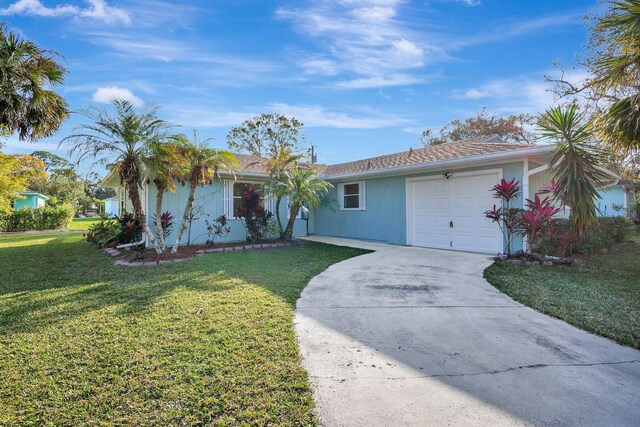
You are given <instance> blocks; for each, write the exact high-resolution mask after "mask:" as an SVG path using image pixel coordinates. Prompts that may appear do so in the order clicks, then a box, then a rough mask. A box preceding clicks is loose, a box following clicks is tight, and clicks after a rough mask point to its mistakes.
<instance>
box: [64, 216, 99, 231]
mask: <svg viewBox="0 0 640 427" xmlns="http://www.w3.org/2000/svg"><path fill="white" fill-rule="evenodd" d="M97 222H100V217H99V216H94V217H92V218H73V219H72V220H71V224H69V230H77V231H86V230H88V229H89V226H90V225H93V224H95V223H97Z"/></svg>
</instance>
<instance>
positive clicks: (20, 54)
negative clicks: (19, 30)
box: [0, 24, 69, 141]
mask: <svg viewBox="0 0 640 427" xmlns="http://www.w3.org/2000/svg"><path fill="white" fill-rule="evenodd" d="M56 59H57V55H56V54H55V53H54V52H51V51H48V50H44V49H41V48H40V47H38V45H36V44H35V43H33V42H31V41H28V40H24V39H22V38H21V37H20V36H19V35H18V34H16V33H14V32H12V31H7V29H6V27H5V25H4V24H0V125H2V127H3V128H4V129H5V130H6V131H7V132H8V133H9V134H13V133H14V132H16V133H17V134H18V137H19V138H20V140H21V141H24V140H29V141H33V140H36V139H38V138H44V137H49V136H51V135H53V134H54V133H55V132H56V131H57V130H58V129H59V128H60V125H61V124H62V122H64V121H65V120H66V119H67V118H68V117H69V111H68V105H67V102H66V101H65V100H64V99H63V98H62V97H61V96H60V95H58V94H57V93H56V92H54V91H53V90H51V88H52V87H55V86H58V85H61V84H62V83H63V82H64V76H65V74H66V73H67V70H66V69H65V68H64V67H63V66H62V65H60V64H59V63H57V62H56Z"/></svg>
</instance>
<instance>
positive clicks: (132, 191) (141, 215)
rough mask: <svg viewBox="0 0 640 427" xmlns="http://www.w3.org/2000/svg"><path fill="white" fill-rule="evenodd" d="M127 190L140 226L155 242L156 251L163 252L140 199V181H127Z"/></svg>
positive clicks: (151, 240) (152, 241) (150, 239)
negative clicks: (148, 222)
mask: <svg viewBox="0 0 640 427" xmlns="http://www.w3.org/2000/svg"><path fill="white" fill-rule="evenodd" d="M127 190H128V191H129V198H130V199H131V203H132V204H133V213H134V215H135V216H136V218H138V220H139V221H140V226H141V227H142V229H143V230H144V232H145V233H146V235H147V238H148V239H149V241H150V242H151V243H152V244H153V248H154V249H155V250H156V253H158V254H161V253H162V248H161V247H160V245H159V244H158V242H157V240H156V238H155V236H154V235H153V233H152V232H151V229H150V228H149V224H147V217H146V214H145V212H144V209H142V201H141V200H140V191H139V189H138V183H137V182H136V181H133V182H127Z"/></svg>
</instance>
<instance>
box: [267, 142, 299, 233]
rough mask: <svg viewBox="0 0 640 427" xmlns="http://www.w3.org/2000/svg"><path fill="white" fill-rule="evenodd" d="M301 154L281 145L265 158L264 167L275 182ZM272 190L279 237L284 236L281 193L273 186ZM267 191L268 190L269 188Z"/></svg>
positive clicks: (295, 163)
mask: <svg viewBox="0 0 640 427" xmlns="http://www.w3.org/2000/svg"><path fill="white" fill-rule="evenodd" d="M303 156H304V155H303V154H293V152H292V151H291V148H289V147H284V146H281V147H279V148H278V149H277V151H276V152H275V153H274V154H273V155H272V156H271V157H269V158H268V159H267V161H266V164H265V167H266V169H267V170H268V171H269V176H270V177H271V178H275V179H276V182H277V180H278V177H280V175H282V174H286V173H289V172H291V170H292V168H295V167H296V166H297V165H298V161H299V160H300V159H301V158H302V157H303ZM269 187H270V186H269ZM274 190H275V192H274V193H273V194H271V196H273V197H275V199H276V220H277V221H278V229H279V231H280V237H284V230H285V229H284V227H283V226H282V220H281V219H280V206H281V204H282V197H283V195H281V194H279V193H278V191H277V188H274ZM267 191H270V190H269V188H268V189H267Z"/></svg>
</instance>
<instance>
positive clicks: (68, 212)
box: [0, 205, 74, 231]
mask: <svg viewBox="0 0 640 427" xmlns="http://www.w3.org/2000/svg"><path fill="white" fill-rule="evenodd" d="M73 213H74V209H73V207H72V206H68V205H62V206H56V207H52V206H44V207H40V208H22V209H16V210H8V211H2V212H0V231H30V230H60V229H64V228H68V227H69V223H70V222H71V219H72V218H73Z"/></svg>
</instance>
